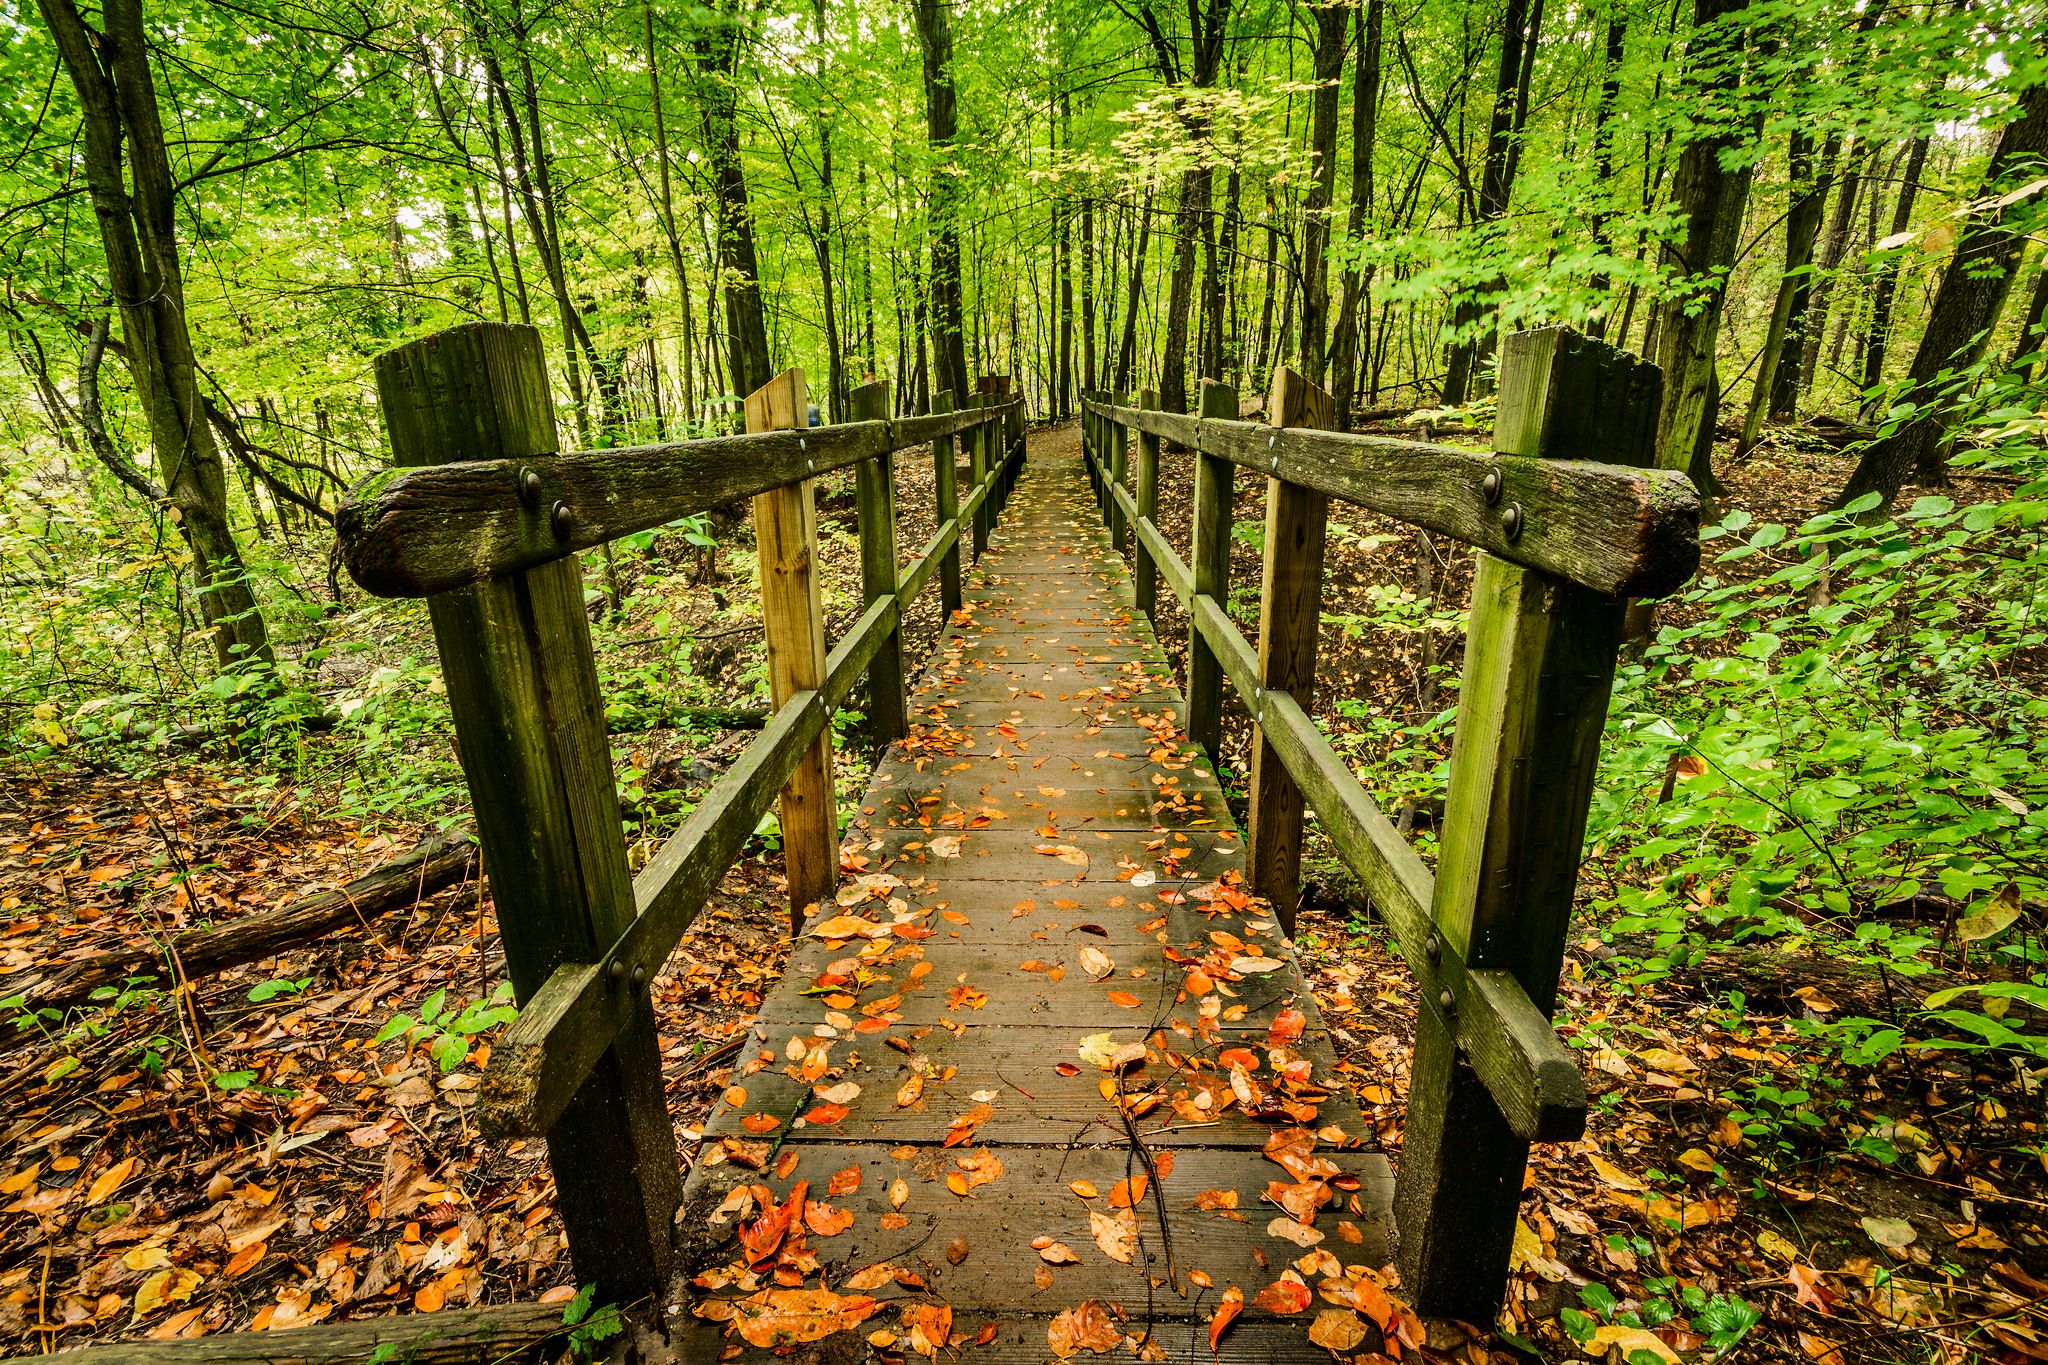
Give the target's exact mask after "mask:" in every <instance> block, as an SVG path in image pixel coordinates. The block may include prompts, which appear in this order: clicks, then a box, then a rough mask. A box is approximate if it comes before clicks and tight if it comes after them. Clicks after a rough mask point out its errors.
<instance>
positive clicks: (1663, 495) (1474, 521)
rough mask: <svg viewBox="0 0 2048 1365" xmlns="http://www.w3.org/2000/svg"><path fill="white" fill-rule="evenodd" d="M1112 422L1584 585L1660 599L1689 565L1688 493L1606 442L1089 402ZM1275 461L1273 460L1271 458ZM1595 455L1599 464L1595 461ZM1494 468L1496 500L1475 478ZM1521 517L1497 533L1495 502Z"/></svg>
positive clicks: (1694, 531)
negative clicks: (1307, 426)
mask: <svg viewBox="0 0 2048 1365" xmlns="http://www.w3.org/2000/svg"><path fill="white" fill-rule="evenodd" d="M1098 407H1099V410H1100V411H1101V412H1102V413H1103V414H1104V415H1105V416H1107V417H1109V418H1112V419H1114V420H1116V421H1119V422H1123V423H1126V424H1128V425H1131V426H1134V427H1137V428H1138V429H1140V430H1143V431H1150V432H1152V433H1154V434H1155V435H1158V436H1161V437H1163V438H1165V439H1166V440H1169V441H1173V442H1176V443H1177V444H1180V445H1184V446H1186V447H1188V448H1189V449H1191V450H1202V451H1206V452H1208V453H1210V454H1212V455H1216V456H1219V457H1221V458H1224V459H1227V460H1229V461H1231V462H1232V463H1233V464H1235V465H1238V466H1239V467H1241V468H1245V469H1255V470H1257V471H1258V472H1259V473H1261V474H1267V475H1277V476H1278V477H1279V478H1282V479H1284V480H1286V481H1287V482H1289V483H1295V484H1300V485H1302V486H1303V487H1306V488H1311V489H1314V490H1315V491H1317V492H1320V493H1325V494H1328V495H1329V496H1331V497H1333V498H1337V499H1340V500H1341V501H1344V502H1349V503H1353V504H1356V505H1357V506H1360V507H1364V508H1367V509H1368V510H1370V511H1374V512H1381V513H1384V514H1386V515H1387V516H1390V517H1394V518H1396V519H1397V520H1400V521H1405V522H1408V523H1410V524H1411V525H1415V526H1420V527H1422V528H1423V529H1424V530H1427V531H1433V532H1437V533H1439V534H1442V535H1446V536H1449V537H1451V538H1452V539H1454V540H1461V541H1464V542H1465V543H1466V544H1468V545H1475V546H1477V547H1479V548H1480V549H1483V550H1485V551H1487V552H1488V553H1490V554H1494V555H1497V556H1499V557H1501V558H1503V559H1506V560H1508V561H1510V562H1511V563H1515V564H1521V565H1524V566H1527V567H1529V568H1536V569H1542V570H1544V571H1545V572H1548V573H1554V574H1557V575H1559V576H1560V577H1563V578H1568V579H1570V580H1572V581H1573V582H1575V583H1579V584H1583V585H1584V586H1586V587H1589V588H1592V589H1593V590H1594V591H1596V592H1602V593H1607V594H1611V595H1616V596H1628V597H1662V596H1665V595H1667V594H1669V593H1672V592H1675V591H1676V590H1677V589H1678V588H1680V587H1681V586H1683V585H1684V584H1685V582H1686V580H1687V579H1689V578H1691V577H1692V575H1693V573H1694V571H1695V570H1697V569H1698V567H1699V495H1698V493H1697V492H1696V491H1695V490H1694V488H1693V486H1692V482H1691V481H1690V480H1689V479H1687V478H1686V477H1685V476H1684V474H1683V473H1682V472H1679V471H1675V470H1658V469H1636V468H1626V467H1623V466H1624V463H1625V461H1626V459H1627V458H1630V457H1627V456H1625V455H1623V454H1622V453H1621V452H1619V451H1618V450H1614V449H1604V450H1603V449H1597V448H1590V447H1587V448H1580V449H1575V450H1573V451H1572V452H1570V453H1571V454H1572V455H1574V456H1576V457H1578V458H1573V459H1570V460H1561V459H1560V460H1537V459H1531V458H1526V457H1522V456H1504V455H1489V454H1485V453H1482V452H1479V451H1473V450H1460V449H1458V448H1456V447H1454V446H1444V445H1434V444H1429V443H1426V442H1422V441H1401V440H1394V439H1391V438H1388V437H1383V436H1359V435H1353V434H1349V433H1339V432H1307V431H1295V430H1276V429H1275V428H1273V427H1269V426H1263V425H1260V424H1258V423H1253V422H1239V421H1225V420H1221V419H1212V418H1206V417H1205V418H1196V417H1187V416H1182V415H1179V414H1175V413H1164V412H1160V413H1147V412H1143V411H1140V410H1138V409H1135V408H1125V407H1114V406H1110V405H1098ZM1275 459H1277V460H1278V461H1279V467H1278V468H1277V469H1275V468H1274V465H1273V461H1274V460H1275ZM1596 460H1598V461H1605V462H1606V463H1597V462H1596ZM1489 472H1498V473H1499V474H1500V476H1501V487H1502V493H1501V497H1500V499H1499V501H1498V502H1494V503H1489V502H1488V500H1487V497H1486V494H1485V492H1484V489H1483V485H1482V481H1483V480H1484V478H1485V476H1486V475H1487V474H1488V473H1489ZM1510 503H1515V504H1519V505H1520V506H1521V507H1522V509H1523V514H1524V519H1523V522H1522V525H1521V528H1520V531H1519V533H1518V534H1516V535H1513V536H1511V535H1509V534H1508V533H1507V530H1506V528H1505V526H1504V525H1503V520H1502V516H1501V509H1502V508H1504V507H1506V506H1507V505H1509V504H1510Z"/></svg>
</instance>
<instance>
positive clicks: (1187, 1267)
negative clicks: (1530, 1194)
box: [679, 430, 1393, 1361]
mask: <svg viewBox="0 0 2048 1365" xmlns="http://www.w3.org/2000/svg"><path fill="white" fill-rule="evenodd" d="M1047 436H1048V437H1049V439H1046V440H1044V441H1042V442H1041V441H1034V442H1033V445H1032V453H1031V460H1030V463H1029V464H1028V465H1027V466H1026V469H1025V472H1024V475H1023V478H1022V481H1021V483H1020V484H1019V486H1018V488H1017V490H1016V494H1015V496H1014V498H1013V499H1012V501H1011V503H1010V506H1009V508H1008V511H1007V514H1006V516H1005V519H1004V521H1003V523H1002V525H1001V526H1000V527H998V528H997V531H996V533H995V535H994V536H993V538H992V539H991V543H990V546H989V551H988V553H987V554H986V555H984V556H983V558H982V560H981V561H980V563H979V565H978V566H977V567H976V568H975V570H974V572H973V574H972V577H971V579H970V581H969V585H968V590H967V593H966V599H965V606H964V608H963V610H962V611H961V612H960V614H959V615H958V616H957V617H956V619H955V620H954V621H953V622H952V623H950V624H949V626H948V627H947V630H946V634H945V636H944V638H943V639H942V640H941V642H940V644H939V647H938V649H937V650H936V652H935V653H934V655H933V658H932V661H931V663H930V666H929V667H928V668H927V669H926V671H925V674H924V676H923V678H922V679H921V680H920V682H919V685H918V689H917V691H916V693H915V695H914V698H913V702H914V708H915V712H914V714H915V720H914V724H913V726H912V732H911V734H910V736H909V737H908V738H907V739H906V740H905V741H903V742H902V743H900V744H897V745H894V746H892V747H891V748H890V750H889V751H888V753H887V754H886V755H885V756H884V758H883V759H882V761H881V762H880V763H879V764H878V766H877V769H876V772H875V777H874V782H873V785H872V787H871V789H870V791H869V793H868V795H867V798H866V799H865V800H864V801H863V803H862V804H861V807H860V809H859V812H858V813H857V815H856V817H855V818H854V820H853V821H852V822H851V828H850V830H849V832H848V835H847V838H846V841H845V843H844V846H843V851H842V867H843V869H844V875H843V876H842V879H841V890H840V892H839V896H838V899H839V905H838V906H837V907H836V909H835V911H834V913H833V914H832V915H831V916H830V917H829V918H828V917H824V916H814V917H813V920H812V922H811V923H810V925H809V926H808V927H807V932H806V933H805V934H804V936H803V937H802V938H801V939H800V941H799V942H798V945H797V947H796V949H795V951H794V953H793V955H792V957H791V959H790V963H789V967H788V970H787V971H786V972H785V973H784V974H783V976H782V978H781V980H780V982H779V983H778V984H777V985H776V987H775V988H774V989H773V991H772V992H771V993H770V994H769V995H768V997H767V999H766V1000H765V1001H764V1003H763V1006H762V1009H761V1012H760V1015H759V1018H758V1019H757V1021H756V1023H755V1027H754V1031H753V1033H752V1035H751V1036H750V1039H749V1042H748V1044H747V1046H746V1048H745V1050H744V1051H743V1052H742V1054H741V1057H742V1058H743V1060H742V1061H741V1062H740V1064H738V1065H737V1066H736V1067H735V1069H734V1074H733V1086H732V1089H731V1090H730V1091H728V1093H727V1096H726V1102H724V1103H722V1104H720V1105H719V1106H718V1107H717V1109H716V1110H715V1112H714V1113H713V1115H712V1117H711V1119H710V1120H709V1122H708V1123H707V1124H706V1127H705V1131H704V1135H703V1144H702V1147H701V1149H700V1151H699V1154H698V1158H697V1162H696V1165H695V1168H694V1172H693V1174H692V1177H691V1181H690V1188H689V1195H688V1197H687V1199H686V1201H685V1213H684V1223H685V1227H684V1235H685V1237H686V1238H687V1239H688V1245H687V1252H686V1258H685V1259H686V1264H687V1266H688V1273H689V1274H691V1275H692V1276H694V1277H695V1278H694V1282H693V1285H694V1287H693V1288H692V1289H691V1290H690V1291H689V1293H688V1295H687V1296H686V1297H685V1300H684V1306H683V1307H681V1309H680V1313H679V1316H681V1315H687V1316H688V1318H689V1319H690V1320H691V1321H692V1323H693V1326H692V1327H691V1328H686V1329H685V1333H684V1335H685V1338H686V1339H687V1338H688V1337H689V1336H690V1333H691V1331H695V1332H698V1333H702V1334H704V1335H703V1336H701V1337H699V1338H698V1341H697V1344H696V1346H695V1347H694V1349H691V1348H688V1347H687V1346H686V1349H685V1351H684V1354H685V1357H686V1358H688V1359H692V1360H695V1359H707V1360H708V1359H712V1358H715V1356H716V1354H717V1351H718V1349H719V1348H718V1346H717V1345H715V1344H714V1343H713V1342H712V1341H711V1340H710V1334H712V1333H716V1332H726V1333H730V1334H731V1335H732V1336H734V1337H735V1338H744V1339H746V1340H748V1341H751V1342H753V1343H754V1345H755V1346H756V1347H760V1346H764V1345H767V1344H769V1343H771V1342H774V1341H782V1342H787V1341H789V1340H792V1339H816V1338H820V1337H825V1336H827V1335H828V1334H829V1336H831V1337H833V1338H837V1340H835V1341H834V1342H833V1344H834V1345H840V1344H841V1343H843V1344H844V1345H845V1346H848V1347H853V1348H854V1349H853V1350H852V1351H851V1352H849V1353H847V1354H845V1355H843V1356H842V1355H841V1354H839V1353H836V1352H828V1353H826V1354H825V1355H824V1357H823V1358H827V1359H833V1360H837V1359H842V1358H845V1359H858V1358H861V1346H860V1342H859V1339H860V1338H867V1339H868V1340H870V1341H873V1342H874V1343H875V1344H877V1345H880V1346H886V1347H888V1349H889V1350H891V1351H894V1352H898V1353H906V1354H907V1353H909V1352H919V1353H922V1354H929V1350H926V1349H923V1348H926V1347H931V1346H940V1345H943V1344H944V1342H945V1341H946V1340H950V1341H951V1342H952V1343H953V1344H954V1345H956V1346H957V1345H960V1344H963V1343H966V1342H970V1341H976V1340H980V1341H982V1342H983V1344H984V1347H985V1349H983V1350H979V1351H976V1352H974V1354H973V1358H974V1359H976V1360H985V1361H1010V1360H1018V1361H1025V1360H1029V1361H1042V1360H1045V1359H1047V1358H1048V1355H1062V1356H1063V1355H1066V1354H1071V1353H1072V1352H1073V1351H1075V1350H1082V1351H1086V1350H1088V1349H1090V1348H1092V1349H1108V1348H1111V1347H1115V1346H1119V1345H1121V1344H1122V1341H1123V1338H1124V1337H1126V1336H1130V1337H1134V1338H1137V1339H1138V1340H1137V1342H1136V1343H1133V1344H1144V1345H1149V1346H1151V1347H1156V1348H1157V1349H1158V1350H1163V1354H1157V1353H1155V1351H1154V1350H1152V1349H1147V1350H1144V1351H1143V1358H1150V1359H1165V1360H1177V1361H1178V1360H1203V1361H1207V1360H1211V1359H1212V1358H1214V1357H1213V1356H1212V1353H1211V1348H1210V1325H1211V1323H1212V1321H1213V1320H1214V1318H1215V1316H1216V1314H1217V1311H1218V1309H1219V1307H1220V1306H1223V1305H1225V1304H1226V1303H1229V1302H1231V1301H1232V1300H1231V1298H1230V1295H1231V1294H1232V1291H1235V1292H1237V1293H1241V1294H1242V1297H1243V1300H1244V1304H1245V1306H1244V1309H1243V1313H1242V1317H1241V1318H1240V1319H1239V1320H1238V1321H1237V1322H1236V1323H1235V1324H1234V1325H1233V1326H1231V1327H1230V1328H1229V1331H1228V1333H1227V1334H1226V1335H1225V1336H1224V1337H1223V1339H1222V1358H1223V1359H1225V1360H1242V1361H1252V1360H1260V1361H1265V1360H1303V1361H1309V1360H1328V1359H1329V1354H1328V1352H1327V1351H1326V1350H1325V1349H1324V1348H1323V1347H1321V1346H1319V1345H1315V1344H1312V1343H1311V1341H1310V1339H1309V1332H1310V1330H1311V1327H1312V1326H1313V1325H1316V1324H1317V1323H1318V1318H1319V1312H1320V1314H1321V1315H1322V1317H1323V1318H1324V1319H1325V1321H1324V1322H1323V1324H1322V1325H1321V1326H1319V1327H1317V1333H1318V1336H1319V1337H1320V1336H1325V1335H1330V1334H1332V1333H1334V1334H1335V1335H1336V1336H1337V1338H1338V1340H1339V1341H1341V1342H1343V1343H1344V1344H1347V1345H1348V1344H1350V1341H1351V1340H1355V1338H1354V1337H1352V1335H1351V1334H1352V1333H1353V1332H1354V1331H1361V1332H1363V1333H1364V1334H1365V1335H1366V1336H1367V1338H1368V1340H1369V1339H1370V1337H1371V1334H1372V1332H1373V1330H1374V1329H1373V1328H1372V1327H1371V1326H1370V1325H1369V1324H1368V1323H1367V1318H1358V1317H1355V1315H1354V1314H1352V1313H1351V1312H1350V1311H1349V1310H1348V1308H1340V1309H1337V1310H1336V1311H1335V1313H1334V1318H1335V1320H1329V1319H1331V1318H1332V1305H1333V1304H1345V1303H1346V1302H1347V1300H1348V1301H1350V1302H1352V1303H1355V1304H1356V1305H1357V1306H1359V1307H1361V1308H1363V1309H1364V1310H1365V1311H1366V1313H1367V1314H1368V1317H1377V1318H1380V1319H1382V1320H1384V1318H1385V1314H1384V1312H1382V1311H1378V1310H1379V1309H1383V1308H1384V1305H1385V1303H1386V1300H1385V1296H1384V1295H1383V1294H1381V1293H1379V1289H1378V1284H1379V1282H1378V1280H1377V1278H1376V1276H1375V1274H1374V1272H1377V1271H1380V1270H1381V1269H1382V1268H1383V1267H1385V1266H1386V1265H1387V1263H1388V1262H1389V1261H1390V1260H1391V1259H1392V1255H1393V1251H1392V1244H1391V1221H1390V1219H1389V1218H1388V1216H1387V1207H1388V1201H1389V1197H1390V1194H1391V1177H1390V1174H1389V1170H1388V1166H1387V1162H1386V1160H1385V1158H1384V1157H1383V1156H1381V1155H1380V1154H1378V1153H1377V1152H1374V1151H1370V1150H1367V1149H1366V1148H1365V1147H1364V1146H1362V1145H1361V1144H1360V1143H1359V1141H1358V1138H1359V1137H1360V1136H1361V1135H1364V1134H1367V1133H1368V1132H1369V1130H1368V1128H1367V1127H1366V1125H1365V1123H1364V1122H1363V1120H1362V1119H1361V1118H1360V1116H1359V1115H1358V1113H1357V1111H1356V1110H1355V1109H1354V1108H1353V1107H1352V1106H1351V1104H1350V1103H1349V1102H1348V1100H1346V1099H1344V1098H1342V1097H1341V1091H1342V1087H1341V1086H1339V1085H1338V1084H1336V1078H1335V1076H1334V1074H1333V1066H1334V1060H1335V1059H1334V1057H1333V1054H1332V1052H1331V1050H1330V1046H1329V1042H1328V1037H1327V1034H1326V1032H1325V1030H1324V1028H1323V1026H1322V1022H1321V1020H1320V1018H1319V1017H1318V1014H1317V1011H1316V1007H1315V1004H1314V1001H1313V1000H1312V998H1311V997H1310V995H1309V992H1308V990H1307V988H1306V987H1305V986H1304V985H1303V982H1302V979H1301V975H1300V973H1299V971H1298V970H1297V967H1296V965H1295V961H1294V958H1293V954H1292V950H1291V947H1290V945H1289V944H1288V942H1287V941H1286V939H1285V938H1284V937H1283V936H1282V934H1281V932H1280V930H1279V927H1278V926H1277V924H1276V923H1275V922H1274V921H1273V919H1272V918H1271V917H1270V916H1269V915H1268V914H1267V913H1266V911H1265V907H1264V906H1263V905H1262V904H1261V903H1258V902H1255V901H1253V900H1252V899H1251V898H1250V897H1249V896H1248V895H1246V894H1245V893H1244V892H1243V891H1242V890H1241V889H1240V886H1239V879H1240V874H1241V870H1242V867H1243V863H1244V855H1243V849H1242V840H1241V839H1240V838H1239V836H1238V832H1237V830H1236V828H1235V826H1234V824H1233V822H1232V820H1231V816H1230V813H1229V811H1228V809H1227V808H1226V806H1225V804H1224V801H1223V795H1222V792H1221V790H1220V789H1219V787H1218V786H1217V782H1216V777H1215V774H1214V773H1213V771H1211V769H1210V767H1209V764H1208V762H1207V760H1206V759H1203V758H1201V757H1200V756H1199V755H1198V753H1197V751H1196V750H1195V749H1193V748H1192V747H1191V746H1190V745H1189V744H1187V743H1186V741H1185V739H1184V737H1183V734H1182V731H1181V728H1180V722H1179V714H1180V703H1181V699H1180V696H1179V694H1178V693H1177V692H1176V690H1175V689H1174V687H1173V682H1172V677H1171V674H1170V672H1169V670H1168V667H1167V664H1166V661H1165V658H1164V656H1163V655H1162V653H1161V651H1160V648H1159V645H1158V643H1157V641H1156V640H1155V639H1154V637H1153V633H1152V630H1151V627H1150V625H1149V624H1148V622H1147V621H1146V620H1145V618H1144V617H1143V616H1141V615H1140V614H1139V613H1138V612H1137V611H1136V608H1135V605H1134V603H1133V599H1132V595H1131V588H1130V583H1129V579H1128V575H1127V573H1126V571H1125V568H1124V565H1123V563H1122V561H1121V560H1120V559H1119V558H1118V557H1117V556H1116V555H1115V553H1114V552H1113V551H1112V550H1111V548H1110V545H1109V542H1108V537H1107V534H1106V533H1105V532H1104V531H1103V529H1102V527H1101V522H1100V518H1099V517H1098V515H1097V512H1096V509H1095V506H1094V502H1093V497H1092V494H1091V491H1090V488H1089V485H1088V482H1087V480H1086V478H1085V476H1084V474H1083V472H1082V466H1081V463H1080V461H1079V458H1078V453H1077V451H1076V450H1075V442H1074V441H1073V439H1072V435H1071V432H1069V431H1060V430H1056V431H1054V432H1051V433H1047ZM792 1201H794V1202H792ZM804 1201H809V1202H804ZM1047 1239H1050V1240H1047ZM1317 1286H1321V1292H1320V1293H1317V1292H1316V1287H1317ZM871 1300H879V1301H880V1302H878V1303H876V1302H871ZM1376 1306H1377V1307H1376ZM1225 1316H1226V1319H1227V1318H1228V1313H1227V1312H1226V1314H1225ZM718 1324H724V1325H718ZM1148 1332H1149V1333H1150V1334H1151V1336H1150V1338H1149V1342H1148V1341H1147V1333H1148ZM840 1333H845V1334H847V1335H845V1336H840ZM877 1333H892V1334H894V1340H893V1342H892V1341H891V1340H890V1339H889V1337H888V1336H886V1335H875V1334H877ZM920 1338H922V1339H920ZM1347 1338H1348V1339H1349V1340H1347ZM761 1354H762V1355H763V1357H764V1358H765V1356H766V1353H765V1352H762V1353H761ZM1119 1354H1121V1352H1119ZM749 1358H751V1357H749Z"/></svg>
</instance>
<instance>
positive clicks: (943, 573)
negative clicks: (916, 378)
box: [932, 389, 985, 621]
mask: <svg viewBox="0 0 2048 1365" xmlns="http://www.w3.org/2000/svg"><path fill="white" fill-rule="evenodd" d="M932 411H933V412H935V413H950V412H952V411H953V391H952V390H951V389H940V390H939V391H938V392H937V393H935V394H933V395H932ZM956 459H957V457H956V455H955V452H954V449H953V438H952V437H951V436H940V437H938V438H936V439H935V440H933V442H932V490H933V493H932V496H933V500H934V502H935V503H936V517H937V520H938V524H939V525H940V526H941V527H945V526H947V525H948V524H949V523H951V524H952V530H951V534H950V536H949V537H948V538H947V539H946V542H945V545H944V546H943V548H942V549H941V550H940V553H941V554H942V555H943V556H944V558H943V560H942V561H941V562H940V566H939V610H940V612H941V613H942V617H941V619H943V620H947V621H950V620H952V619H953V613H954V612H956V611H958V610H960V528H959V525H958V521H957V518H958V517H959V515H960V499H959V494H958V492H957V490H956V489H955V487H954V480H955V478H956V477H957V475H956V471H957V469H958V468H959V466H958V464H957V463H956ZM974 492H975V494H976V495H977V496H985V495H984V494H983V490H981V489H979V488H977V489H975V490H974ZM976 505H977V506H979V504H978V503H977V504H976Z"/></svg>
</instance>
